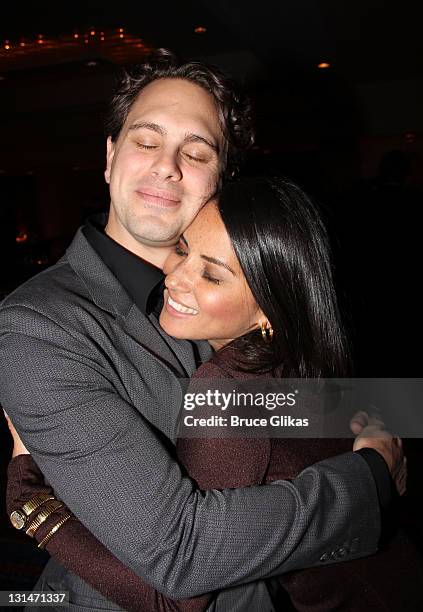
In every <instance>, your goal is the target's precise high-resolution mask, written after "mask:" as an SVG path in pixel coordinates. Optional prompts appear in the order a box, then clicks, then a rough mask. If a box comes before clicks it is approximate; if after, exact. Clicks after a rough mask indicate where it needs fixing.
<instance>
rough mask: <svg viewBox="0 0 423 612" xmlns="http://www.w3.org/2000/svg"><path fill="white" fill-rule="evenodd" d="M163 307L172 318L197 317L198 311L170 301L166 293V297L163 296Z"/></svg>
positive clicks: (172, 300)
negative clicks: (164, 306)
mask: <svg viewBox="0 0 423 612" xmlns="http://www.w3.org/2000/svg"><path fill="white" fill-rule="evenodd" d="M165 305H166V310H167V311H168V312H169V314H171V315H172V316H174V317H178V316H179V317H187V316H188V317H192V316H195V315H198V310H195V308H190V307H189V306H185V304H181V303H180V302H178V301H176V300H174V299H172V298H171V297H170V295H169V293H168V292H167V295H165Z"/></svg>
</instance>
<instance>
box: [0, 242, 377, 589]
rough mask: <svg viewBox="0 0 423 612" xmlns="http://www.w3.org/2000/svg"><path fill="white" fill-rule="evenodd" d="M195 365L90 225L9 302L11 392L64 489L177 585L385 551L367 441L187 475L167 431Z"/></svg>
mask: <svg viewBox="0 0 423 612" xmlns="http://www.w3.org/2000/svg"><path fill="white" fill-rule="evenodd" d="M194 367H195V362H194V356H193V354H192V348H191V345H190V344H189V343H187V342H183V341H176V340H174V339H172V338H169V337H168V336H166V334H165V333H164V332H163V331H162V330H161V329H160V327H159V326H158V324H157V321H156V320H155V319H154V317H153V316H150V317H147V316H145V315H143V314H142V313H141V312H140V311H139V310H138V309H137V307H136V306H135V305H134V304H133V303H132V301H131V300H130V299H129V297H128V295H127V294H126V293H125V291H124V290H123V288H122V287H121V286H120V284H119V283H118V281H117V280H116V278H115V277H114V276H113V275H112V274H111V272H110V271H109V269H108V268H107V267H106V266H105V264H104V263H103V262H102V260H101V259H100V257H99V256H98V255H97V254H96V253H95V251H94V250H93V249H92V248H91V246H90V245H89V244H88V242H87V240H86V238H85V237H84V235H83V234H82V233H81V231H79V232H78V234H77V235H76V237H75V239H74V241H73V243H72V244H71V246H70V247H69V249H68V251H67V253H66V255H65V256H64V257H63V258H62V259H61V260H60V261H59V262H58V263H57V264H56V265H55V266H53V267H52V268H50V269H48V270H46V271H44V272H43V273H41V274H39V275H38V276H36V277H34V278H33V279H31V280H30V281H28V282H27V283H26V284H24V285H23V286H21V287H20V288H19V289H18V290H16V291H15V292H14V293H13V294H11V295H10V296H8V298H7V299H6V300H5V301H4V302H3V304H2V306H1V310H0V401H1V403H2V404H3V406H4V408H5V409H6V410H7V412H8V413H9V415H10V416H11V418H12V420H13V422H14V423H15V425H16V427H17V429H18V431H19V433H20V434H21V435H22V438H23V440H24V442H25V444H26V445H27V447H28V449H29V451H30V452H31V453H32V454H33V456H34V458H35V460H36V462H37V463H38V465H39V466H40V468H41V470H42V471H43V473H44V474H45V476H46V478H47V479H48V480H49V481H50V482H51V483H52V484H53V486H54V488H55V490H56V492H57V495H58V496H60V498H62V499H63V500H64V501H65V502H66V503H67V505H68V506H69V507H70V508H71V509H72V511H73V512H74V513H75V514H76V516H78V517H79V518H80V520H81V521H82V522H83V523H84V524H85V525H86V526H87V527H88V528H89V529H90V530H91V531H92V532H93V533H94V534H95V535H96V536H97V538H98V539H99V540H101V541H102V542H103V543H104V544H105V545H106V546H107V547H108V548H109V549H110V550H111V551H112V552H113V553H114V554H115V555H116V556H117V557H118V558H119V559H121V560H122V561H123V563H125V564H126V565H127V566H129V567H131V568H132V569H133V570H134V571H135V572H136V573H137V574H139V575H140V576H142V577H143V578H144V579H145V580H146V581H147V582H149V583H150V584H152V585H154V586H155V587H156V588H157V589H159V590H160V591H162V592H163V593H165V594H166V595H169V596H170V597H173V598H184V597H191V596H194V595H197V594H200V593H205V592H208V591H213V590H217V589H221V588H225V587H229V586H233V585H236V584H240V583H242V582H249V581H252V580H256V579H258V578H262V577H268V576H272V575H276V574H279V573H283V572H287V571H289V570H293V569H298V568H303V567H308V566H313V565H321V564H322V563H332V562H334V561H336V560H337V552H336V551H338V550H340V549H342V551H343V553H342V558H343V559H344V560H347V559H353V558H356V557H360V556H364V555H367V554H371V553H373V552H374V551H375V550H376V547H377V541H378V537H379V532H380V517H379V504H378V501H377V494H376V488H375V484H374V481H373V477H372V475H371V472H370V470H369V468H368V466H367V464H366V462H365V460H364V459H363V458H362V457H360V456H359V455H357V454H355V453H347V454H345V455H342V456H340V457H337V458H333V459H330V460H326V461H322V462H320V463H318V464H316V465H314V466H311V467H310V468H308V469H306V470H305V471H304V472H302V473H301V474H300V475H299V476H298V477H297V478H296V479H295V480H294V481H293V482H292V483H291V482H278V483H274V484H272V485H265V486H262V487H248V488H245V489H237V490H226V491H207V492H205V493H204V492H200V491H198V490H197V489H196V488H195V486H194V484H193V482H192V481H191V480H190V479H189V478H186V477H184V476H183V475H182V473H181V470H180V468H179V465H178V463H177V462H176V461H175V459H174V457H173V456H172V450H171V449H170V445H169V443H168V440H167V437H171V436H172V435H173V432H174V431H175V421H176V419H177V416H178V412H179V408H180V405H181V400H182V391H181V386H180V384H179V382H178V377H186V376H189V375H190V374H191V373H192V372H193V369H194ZM163 434H164V435H163ZM339 556H340V555H339ZM339 556H338V557H339Z"/></svg>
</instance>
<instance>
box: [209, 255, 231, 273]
mask: <svg viewBox="0 0 423 612" xmlns="http://www.w3.org/2000/svg"><path fill="white" fill-rule="evenodd" d="M201 258H202V259H205V260H206V261H208V262H209V263H212V264H216V266H221V267H222V268H226V270H229V272H231V273H232V274H233V275H234V276H236V274H235V272H234V271H233V270H232V268H231V266H228V264H227V263H225V262H224V261H221V260H220V259H216V258H215V257H210V256H209V255H201Z"/></svg>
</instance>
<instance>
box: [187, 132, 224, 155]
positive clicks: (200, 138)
mask: <svg viewBox="0 0 423 612" xmlns="http://www.w3.org/2000/svg"><path fill="white" fill-rule="evenodd" d="M184 140H185V142H202V143H204V144H205V145H207V146H208V147H210V148H211V149H213V151H216V153H219V146H218V145H217V144H216V143H214V142H212V141H211V140H209V139H208V138H205V137H204V136H200V135H199V134H192V133H190V134H186V135H185V138H184Z"/></svg>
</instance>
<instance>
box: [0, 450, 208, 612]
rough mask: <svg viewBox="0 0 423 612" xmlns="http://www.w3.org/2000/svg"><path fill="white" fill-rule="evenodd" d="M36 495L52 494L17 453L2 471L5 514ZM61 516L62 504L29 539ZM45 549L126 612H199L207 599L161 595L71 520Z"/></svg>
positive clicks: (32, 464) (31, 465) (28, 459)
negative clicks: (5, 482) (4, 485)
mask: <svg viewBox="0 0 423 612" xmlns="http://www.w3.org/2000/svg"><path fill="white" fill-rule="evenodd" d="M41 493H47V494H52V495H53V489H52V488H51V487H49V486H48V485H45V484H44V478H43V475H42V473H41V472H40V470H39V469H38V467H37V465H36V463H35V461H34V460H33V458H32V457H31V455H18V456H17V457H15V458H14V459H12V461H11V462H10V464H9V467H8V484H7V495H6V501H7V509H8V513H9V514H10V513H11V512H12V511H13V510H16V509H18V508H20V507H22V505H23V504H24V503H25V502H26V501H28V500H29V499H30V498H32V497H34V496H35V495H39V494H41ZM67 512H68V509H67V507H66V506H65V505H64V506H62V507H61V508H60V509H59V510H57V511H56V512H54V513H53V514H52V515H51V516H50V517H49V518H48V519H47V520H46V521H45V523H43V525H41V527H39V529H38V530H37V531H36V533H35V539H36V540H37V541H38V542H41V540H42V539H43V538H44V537H45V536H46V535H47V533H48V532H49V531H50V529H51V528H52V527H53V526H54V525H55V524H56V523H57V522H58V521H59V520H60V518H63V517H64V516H65V515H66V514H67ZM35 514H37V511H35V512H34V515H35ZM46 550H47V551H48V552H49V554H50V555H52V556H53V557H55V558H56V559H57V560H58V561H59V562H60V563H61V564H62V565H63V566H64V567H65V568H66V569H68V570H70V571H71V572H73V573H74V574H77V575H78V576H79V577H81V578H82V579H83V580H85V581H86V582H88V583H89V584H90V585H91V586H92V587H94V588H95V589H96V590H97V591H99V592H100V593H101V594H102V595H104V596H105V597H107V599H109V600H112V601H114V602H115V603H117V604H118V605H119V606H120V607H122V608H123V609H124V610H128V612H132V611H134V612H136V611H139V610H149V611H151V612H201V611H202V610H205V609H206V608H207V606H208V603H209V601H210V600H211V598H212V596H211V595H202V596H198V597H192V598H190V599H183V600H173V599H170V598H168V597H165V596H164V595H163V594H162V593H160V592H159V591H157V590H156V589H154V588H153V587H152V586H150V585H148V584H147V583H146V582H143V581H142V580H141V578H139V576H137V575H136V574H135V573H134V572H133V571H132V570H130V569H129V568H128V567H126V566H125V565H124V564H123V563H121V561H119V560H118V559H117V558H116V557H115V556H114V555H113V554H112V553H111V552H110V551H109V550H108V549H107V548H106V547H105V546H103V544H101V542H99V541H98V540H97V539H96V538H95V536H93V534H92V533H91V532H90V531H88V529H87V528H86V527H84V525H83V524H82V523H81V522H80V521H78V520H77V519H76V518H75V517H74V516H72V517H71V519H70V520H68V521H67V522H66V523H65V524H64V525H63V526H62V527H61V528H60V529H59V530H58V531H57V533H55V534H54V536H53V537H52V538H51V540H50V541H49V542H48V543H47V546H46Z"/></svg>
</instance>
